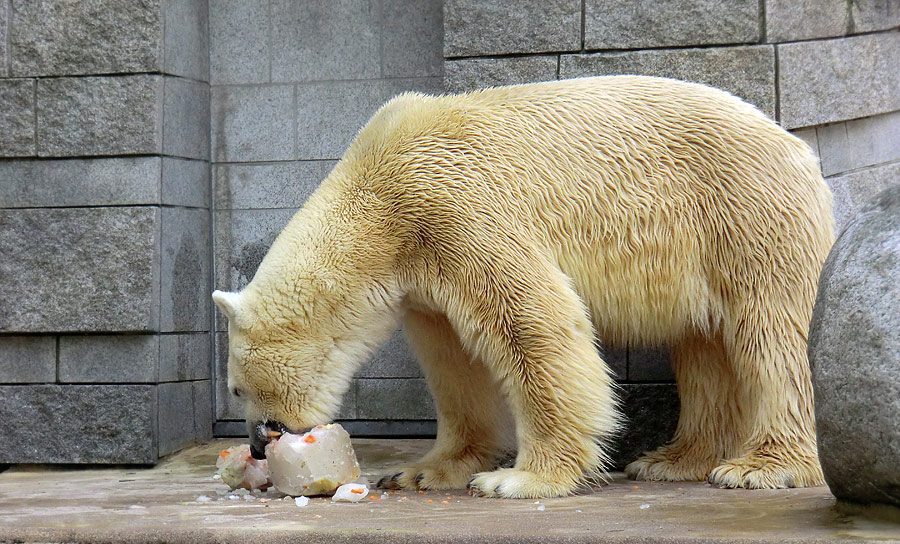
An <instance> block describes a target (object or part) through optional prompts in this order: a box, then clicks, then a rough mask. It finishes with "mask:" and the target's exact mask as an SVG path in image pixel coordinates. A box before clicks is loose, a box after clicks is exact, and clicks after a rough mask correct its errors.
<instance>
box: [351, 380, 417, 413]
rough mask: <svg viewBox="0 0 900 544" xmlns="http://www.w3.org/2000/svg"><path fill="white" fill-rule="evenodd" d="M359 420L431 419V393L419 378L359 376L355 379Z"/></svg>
mask: <svg viewBox="0 0 900 544" xmlns="http://www.w3.org/2000/svg"><path fill="white" fill-rule="evenodd" d="M356 387H357V390H356V395H357V396H356V407H357V417H358V418H359V419H434V418H435V409H434V401H433V400H432V397H431V392H430V391H429V390H428V386H427V385H426V384H425V380H424V379H421V378H397V379H394V378H384V379H371V378H359V379H357V380H356Z"/></svg>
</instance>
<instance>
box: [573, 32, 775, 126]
mask: <svg viewBox="0 0 900 544" xmlns="http://www.w3.org/2000/svg"><path fill="white" fill-rule="evenodd" d="M616 74H639V75H648V76H659V77H670V78H675V79H681V80H685V81H694V82H697V83H704V84H706V85H711V86H713V87H718V88H719V89H723V90H726V91H728V92H730V93H732V94H734V95H737V96H739V97H741V98H743V99H744V100H746V101H747V102H750V103H751V104H753V105H755V106H756V107H758V108H759V109H760V110H762V112H763V113H765V114H766V115H768V116H769V117H774V115H775V53H774V50H773V48H772V46H748V47H727V48H710V49H673V50H658V51H634V52H626V53H597V54H591V55H563V56H562V58H561V59H560V69H559V77H560V79H565V78H571V77H582V76H599V75H616Z"/></svg>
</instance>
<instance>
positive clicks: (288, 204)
mask: <svg viewBox="0 0 900 544" xmlns="http://www.w3.org/2000/svg"><path fill="white" fill-rule="evenodd" d="M335 164H336V161H333V160H324V161H299V162H278V163H258V164H217V165H215V166H213V177H214V180H215V198H216V208H217V209H220V210H229V209H248V208H300V207H301V206H303V203H304V202H306V199H307V198H309V196H310V195H311V194H312V193H313V191H315V190H316V188H318V186H319V185H320V184H321V183H322V181H323V180H324V179H325V178H326V177H328V174H329V173H330V172H331V170H332V169H333V168H334V165H335ZM0 190H2V189H0Z"/></svg>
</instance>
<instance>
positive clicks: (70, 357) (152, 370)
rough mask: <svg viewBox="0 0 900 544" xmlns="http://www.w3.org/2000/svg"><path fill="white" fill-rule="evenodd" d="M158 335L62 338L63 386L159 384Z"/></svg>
mask: <svg viewBox="0 0 900 544" xmlns="http://www.w3.org/2000/svg"><path fill="white" fill-rule="evenodd" d="M158 359H159V338H158V336H157V335H143V334H128V335H91V336H69V335H63V336H60V338H59V381H60V383H117V382H123V383H156V380H157V374H158V371H157V361H158Z"/></svg>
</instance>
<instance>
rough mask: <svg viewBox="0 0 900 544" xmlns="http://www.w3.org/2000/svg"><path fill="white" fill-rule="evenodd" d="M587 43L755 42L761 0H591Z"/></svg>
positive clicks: (586, 15)
mask: <svg viewBox="0 0 900 544" xmlns="http://www.w3.org/2000/svg"><path fill="white" fill-rule="evenodd" d="M584 8H585V9H584V47H585V48H586V49H638V48H643V47H663V46H673V45H706V44H725V43H751V42H756V41H757V40H758V39H759V31H760V29H759V13H758V12H759V2H758V1H757V0H730V1H728V2H721V1H719V0H666V1H665V2H659V1H657V0H632V1H630V2H628V3H627V5H625V6H623V4H622V2H621V1H617V0H586V2H585V5H584Z"/></svg>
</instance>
